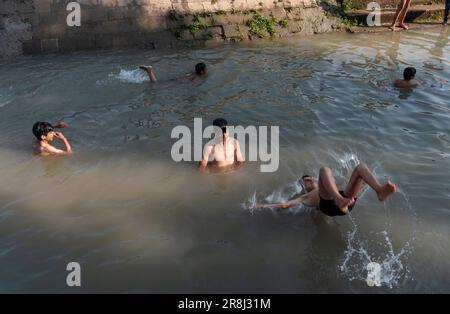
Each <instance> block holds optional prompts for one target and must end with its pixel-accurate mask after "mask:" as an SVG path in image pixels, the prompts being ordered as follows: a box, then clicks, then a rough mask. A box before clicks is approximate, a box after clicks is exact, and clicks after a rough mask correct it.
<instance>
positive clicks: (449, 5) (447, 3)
mask: <svg viewBox="0 0 450 314" xmlns="http://www.w3.org/2000/svg"><path fill="white" fill-rule="evenodd" d="M449 10H450V0H446V1H445V11H444V24H446V23H447V22H448V11H449Z"/></svg>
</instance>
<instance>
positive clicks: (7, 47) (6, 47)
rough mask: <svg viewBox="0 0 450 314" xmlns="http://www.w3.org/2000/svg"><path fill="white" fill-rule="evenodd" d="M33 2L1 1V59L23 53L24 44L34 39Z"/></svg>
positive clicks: (26, 0)
mask: <svg viewBox="0 0 450 314" xmlns="http://www.w3.org/2000/svg"><path fill="white" fill-rule="evenodd" d="M34 16H35V13H34V7H33V1H32V0H15V1H10V0H8V1H6V0H0V58H1V57H4V58H5V57H6V58H10V57H13V56H16V55H18V54H21V53H22V43H23V42H25V41H27V40H30V39H31V38H32V19H33V17H34Z"/></svg>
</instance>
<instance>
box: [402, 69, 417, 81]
mask: <svg viewBox="0 0 450 314" xmlns="http://www.w3.org/2000/svg"><path fill="white" fill-rule="evenodd" d="M415 76H416V69H415V68H413V67H407V68H406V69H405V70H404V71H403V78H404V80H405V81H411V80H412V79H413V78H414V77H415Z"/></svg>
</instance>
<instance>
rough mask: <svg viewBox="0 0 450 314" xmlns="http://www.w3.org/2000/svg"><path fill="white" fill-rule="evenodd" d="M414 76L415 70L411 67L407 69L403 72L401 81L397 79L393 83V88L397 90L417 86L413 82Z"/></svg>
mask: <svg viewBox="0 0 450 314" xmlns="http://www.w3.org/2000/svg"><path fill="white" fill-rule="evenodd" d="M415 76H416V69H415V68H413V67H407V68H406V69H405V70H404V71H403V80H400V79H397V80H395V81H394V86H395V87H397V88H413V87H416V86H417V85H418V83H417V82H416V81H414V77H415Z"/></svg>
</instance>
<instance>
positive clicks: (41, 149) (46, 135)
mask: <svg viewBox="0 0 450 314" xmlns="http://www.w3.org/2000/svg"><path fill="white" fill-rule="evenodd" d="M64 127H66V124H65V123H63V122H59V123H58V124H55V125H52V124H50V123H48V122H36V123H35V124H34V125H33V134H34V136H35V137H36V139H35V141H34V142H33V150H34V152H35V154H38V155H41V156H50V155H67V154H70V153H72V148H71V146H70V144H69V141H68V140H67V139H66V137H65V136H64V135H63V134H62V133H61V132H57V131H55V128H64ZM55 138H57V139H59V140H61V141H62V142H63V143H64V149H58V148H56V147H54V146H52V145H50V144H49V143H50V142H52V141H53V140H54V139H55Z"/></svg>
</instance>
